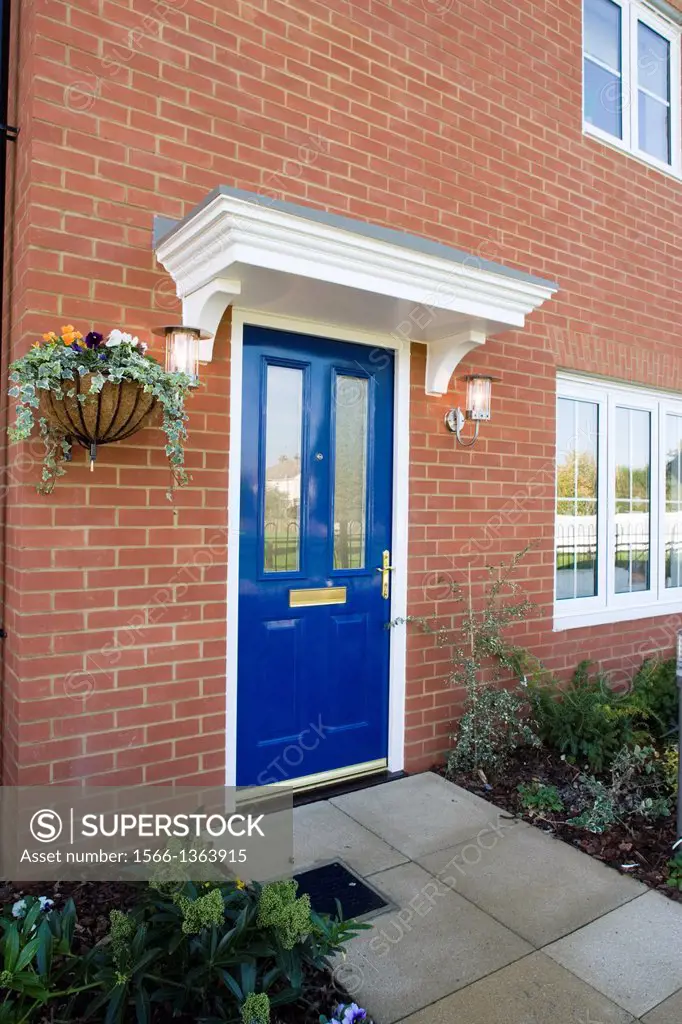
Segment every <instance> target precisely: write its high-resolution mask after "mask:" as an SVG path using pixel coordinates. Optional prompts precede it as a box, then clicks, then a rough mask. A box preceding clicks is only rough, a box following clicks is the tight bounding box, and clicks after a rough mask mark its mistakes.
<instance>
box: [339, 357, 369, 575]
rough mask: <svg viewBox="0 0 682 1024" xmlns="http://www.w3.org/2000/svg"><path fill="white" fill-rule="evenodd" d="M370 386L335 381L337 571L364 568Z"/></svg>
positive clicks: (355, 379) (362, 381) (344, 379)
mask: <svg viewBox="0 0 682 1024" xmlns="http://www.w3.org/2000/svg"><path fill="white" fill-rule="evenodd" d="M368 398H369V392H368V384H367V380H366V379H365V378H364V377H345V376H342V375H341V374H339V375H338V376H337V378H336V394H335V404H336V437H335V457H334V568H335V569H364V567H365V536H366V532H367V528H366V518H367V419H368V408H367V404H368Z"/></svg>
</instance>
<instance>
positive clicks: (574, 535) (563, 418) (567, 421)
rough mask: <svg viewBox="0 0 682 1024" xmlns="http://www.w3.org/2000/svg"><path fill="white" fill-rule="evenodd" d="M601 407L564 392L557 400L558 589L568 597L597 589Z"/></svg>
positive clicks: (561, 597)
mask: <svg viewBox="0 0 682 1024" xmlns="http://www.w3.org/2000/svg"><path fill="white" fill-rule="evenodd" d="M598 430H599V407H598V406H597V405H596V404H595V403H594V402H579V401H575V400H574V399H572V398H560V399H559V401H558V404H557V521H556V595H557V600H559V601H563V600H567V599H571V598H576V597H594V596H595V595H596V593H597V499H598V493H597V472H598V449H597V441H598Z"/></svg>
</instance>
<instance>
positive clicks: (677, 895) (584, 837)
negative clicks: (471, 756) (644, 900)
mask: <svg viewBox="0 0 682 1024" xmlns="http://www.w3.org/2000/svg"><path fill="white" fill-rule="evenodd" d="M436 770H437V771H439V773H442V769H436ZM580 774H581V772H580V769H578V768H576V767H575V765H572V764H569V763H568V762H567V761H565V760H562V759H561V757H560V756H559V755H557V754H555V753H553V752H551V751H547V750H542V749H541V750H536V749H533V748H530V749H529V748H525V749H520V750H517V751H516V752H515V753H514V755H513V756H512V758H511V760H510V762H509V764H508V766H507V767H506V768H505V772H504V778H503V779H499V780H497V781H496V780H491V781H490V782H488V781H487V780H484V779H483V778H478V777H476V778H472V776H470V775H459V776H456V777H454V778H453V779H452V781H453V782H456V783H457V785H459V786H462V788H463V789H468V790H469V791H470V792H471V793H475V794H476V796H480V797H482V798H483V799H484V800H488V801H489V802H490V803H493V804H496V805H497V806H498V807H501V808H503V809H504V810H506V811H508V812H509V813H510V814H512V815H514V816H515V817H518V818H523V820H524V821H528V822H530V823H531V824H532V825H535V826H536V827H537V828H540V829H542V831H543V832H548V833H551V834H554V835H556V836H557V837H558V838H559V839H563V841H564V842H565V843H569V844H570V845H571V846H575V847H576V848H577V849H578V850H582V851H583V852H584V853H589V854H590V856H591V857H596V858H597V860H601V861H604V863H605V864H609V865H610V866H611V867H613V868H616V870H618V871H620V872H621V874H624V875H629V876H630V877H631V878H636V879H638V880H639V881H640V882H644V884H645V885H648V886H650V887H651V888H652V889H658V890H659V892H661V893H663V895H664V896H667V897H668V898H669V899H672V900H677V902H681V903H682V892H680V891H679V890H678V889H674V888H672V887H671V886H669V885H667V884H666V880H667V877H668V867H667V865H668V861H669V860H670V858H671V857H672V846H673V843H674V842H675V840H676V839H677V835H676V827H675V809H674V808H673V813H672V814H671V816H670V817H668V818H659V819H658V820H656V821H653V822H652V821H647V820H645V819H644V818H641V817H634V816H633V817H630V818H628V820H627V821H626V822H623V823H622V824H616V825H612V826H611V827H610V828H609V829H608V831H606V832H603V833H601V834H595V833H593V832H588V831H587V830H586V829H583V828H576V827H575V826H574V825H567V824H566V819H567V818H572V817H575V816H576V815H578V814H580V812H581V810H583V806H584V805H583V806H578V805H577V804H576V798H577V797H578V794H579V783H578V778H579V776H580ZM534 781H537V782H540V783H541V784H542V785H546V786H556V787H557V789H558V791H559V795H560V797H561V799H562V802H563V804H564V808H565V810H564V811H561V812H560V813H558V814H557V813H554V812H548V813H543V814H542V815H538V814H529V813H528V811H527V810H526V809H525V808H524V807H523V806H522V804H521V799H520V796H519V793H518V789H517V787H518V786H519V785H520V784H521V783H526V784H528V783H531V782H534Z"/></svg>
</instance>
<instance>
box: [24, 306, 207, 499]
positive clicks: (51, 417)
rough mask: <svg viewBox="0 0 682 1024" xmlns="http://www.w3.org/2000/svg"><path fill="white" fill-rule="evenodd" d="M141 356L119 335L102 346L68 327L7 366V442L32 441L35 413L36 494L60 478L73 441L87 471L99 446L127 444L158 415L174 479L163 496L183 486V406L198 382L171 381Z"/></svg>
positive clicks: (141, 350)
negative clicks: (12, 418)
mask: <svg viewBox="0 0 682 1024" xmlns="http://www.w3.org/2000/svg"><path fill="white" fill-rule="evenodd" d="M146 348H147V346H146V344H145V343H144V342H141V341H139V339H138V338H134V337H133V336H132V335H131V334H126V333H124V332H123V331H119V330H114V331H112V332H111V334H110V335H109V337H108V339H107V340H106V342H105V341H104V337H103V335H101V334H99V333H98V332H96V331H91V332H90V333H89V334H88V335H86V337H85V338H84V337H83V335H82V334H81V333H80V332H79V331H76V330H74V328H73V327H72V326H71V325H68V326H66V327H62V333H61V334H55V333H54V332H50V333H49V334H44V335H43V340H42V342H36V343H35V345H34V346H33V347H32V348H31V350H30V351H29V352H28V353H27V354H26V355H25V356H24V357H23V358H22V359H18V360H16V362H14V363H12V366H11V367H10V381H11V384H12V386H11V387H10V391H9V393H10V395H11V396H12V397H13V398H16V399H18V404H17V407H16V409H17V415H16V422H15V425H14V427H11V428H10V429H9V435H10V438H11V439H12V440H13V441H21V440H25V439H26V438H28V437H30V435H31V432H32V430H33V427H34V425H35V420H36V412H37V414H38V422H39V425H40V433H41V436H42V438H43V440H44V442H45V458H44V460H43V473H42V480H41V482H40V483H39V484H38V490H39V491H41V492H42V493H45V494H49V493H50V492H51V490H52V488H53V487H54V485H55V482H56V479H57V477H59V476H62V475H63V474H64V473H65V469H64V465H63V464H64V463H65V462H68V461H70V459H71V450H72V445H73V442H74V441H76V442H77V443H78V444H80V445H82V446H83V447H84V448H87V449H88V450H89V452H90V468H91V469H92V468H93V467H94V463H95V459H96V457H97V446H98V445H101V444H112V443H113V442H115V441H123V440H124V439H125V438H126V437H130V436H131V435H132V434H134V433H136V431H138V430H140V429H141V428H142V427H144V426H146V425H148V423H149V422H150V419H151V416H152V414H153V413H154V411H155V410H156V409H158V408H161V409H162V410H163V424H162V426H163V430H164V432H165V434H166V446H165V451H166V455H167V456H168V461H169V463H170V468H171V475H172V485H171V488H170V490H169V493H168V496H169V497H170V498H172V490H173V488H174V487H175V486H182V485H183V484H185V483H187V474H186V472H185V469H184V441H185V439H186V437H187V431H186V429H185V421H186V419H187V414H186V413H185V405H184V403H185V398H186V397H187V395H188V393H189V391H190V390H191V389H192V388H193V387H194V386H195V382H194V380H193V378H191V377H189V376H188V375H187V374H185V373H168V372H167V371H166V370H164V369H163V368H162V367H161V366H160V365H159V364H158V363H157V362H156V360H155V359H153V358H152V357H151V356H148V355H147V354H146Z"/></svg>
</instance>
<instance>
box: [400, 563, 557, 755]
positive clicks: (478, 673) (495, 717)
mask: <svg viewBox="0 0 682 1024" xmlns="http://www.w3.org/2000/svg"><path fill="white" fill-rule="evenodd" d="M528 550H529V548H524V549H523V551H521V552H519V554H517V555H515V556H514V557H513V558H512V559H511V561H510V562H509V563H508V564H507V563H500V564H499V565H491V566H488V567H487V581H486V588H485V599H484V601H483V604H482V606H481V607H480V608H476V607H475V606H474V602H473V599H472V587H471V583H470V585H469V587H468V590H467V592H465V591H464V589H463V588H462V587H461V586H460V585H459V584H458V583H454V582H449V583H448V590H449V596H450V597H451V598H452V600H453V601H455V602H458V603H459V604H461V605H462V614H461V616H459V617H458V618H457V619H456V620H455V623H454V625H449V624H447V623H440V624H439V623H438V621H437V620H436V619H435V618H434V617H430V618H429V617H422V616H420V617H417V616H409V617H408V618H407V619H395V620H394V621H393V622H392V623H391V625H392V626H399V625H401V624H403V623H405V622H407V623H414V624H416V625H417V626H418V627H419V628H420V629H421V630H422V632H424V633H426V634H430V635H433V636H435V638H436V644H437V646H438V647H445V648H448V651H449V656H450V661H451V673H450V682H451V683H452V685H453V686H455V687H457V688H459V689H464V691H465V693H466V698H465V702H464V711H463V715H462V718H461V720H460V722H459V723H458V726H457V731H456V732H455V734H454V736H453V740H454V748H453V750H452V751H451V752H450V755H449V757H448V761H447V767H446V771H447V773H448V775H457V774H459V773H460V772H461V773H466V774H469V773H471V772H475V771H482V772H486V773H490V774H493V775H496V774H499V773H500V772H501V771H503V769H504V767H505V765H506V763H507V761H508V759H509V756H510V754H511V753H512V752H513V751H514V750H516V749H517V748H518V747H520V746H524V745H536V744H537V742H538V740H537V737H536V735H535V732H534V730H533V728H532V725H531V723H530V720H529V718H528V710H529V709H528V702H527V696H526V692H525V690H523V689H520V688H518V687H517V688H514V689H508V688H506V687H503V686H501V685H500V682H501V681H505V680H506V681H508V680H509V679H510V677H512V678H513V677H515V678H516V679H519V678H522V677H523V678H525V676H526V674H528V673H531V674H533V673H535V672H538V671H540V666H539V663H538V662H537V660H536V659H534V658H532V656H531V655H530V654H529V653H528V651H526V650H525V648H523V647H519V646H518V645H516V644H513V643H512V642H511V641H510V640H508V639H507V637H506V636H505V630H506V629H507V628H508V627H510V626H512V625H513V624H514V623H517V622H522V621H523V620H524V619H526V618H527V617H528V616H529V614H530V613H531V611H532V609H533V603H532V601H529V600H528V599H527V598H525V597H523V594H522V592H521V587H520V584H519V583H518V582H517V580H516V579H515V578H514V574H515V572H516V569H517V566H518V564H519V562H520V560H521V559H522V558H523V556H524V555H525V554H526V552H527V551H528Z"/></svg>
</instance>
